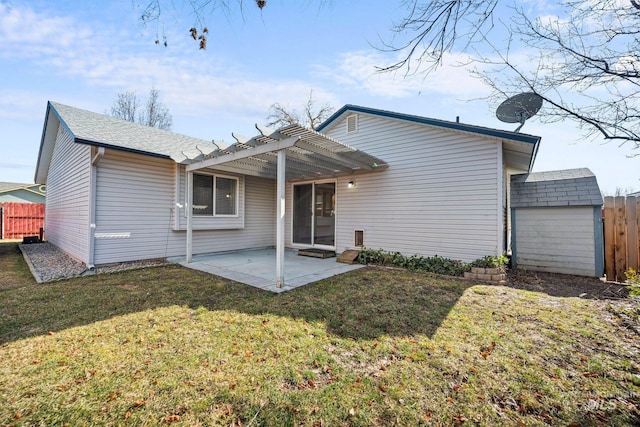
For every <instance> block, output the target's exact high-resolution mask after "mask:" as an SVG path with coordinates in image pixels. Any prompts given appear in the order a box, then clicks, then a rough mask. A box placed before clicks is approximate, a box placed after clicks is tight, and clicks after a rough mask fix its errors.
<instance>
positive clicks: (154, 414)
mask: <svg viewBox="0 0 640 427" xmlns="http://www.w3.org/2000/svg"><path fill="white" fill-rule="evenodd" d="M631 307H633V306H631ZM626 310H630V308H628V307H627V308H626ZM631 310H634V308H631ZM615 313H616V310H615V303H614V302H612V303H611V304H609V305H607V304H603V303H602V302H597V301H593V300H584V299H578V298H558V297H552V296H549V295H546V294H544V293H533V292H528V291H522V290H516V289H511V288H507V287H498V286H471V285H470V283H468V282H465V281H462V280H447V279H442V278H432V277H429V276H425V275H422V274H418V273H410V272H405V271H401V270H387V269H378V268H366V269H363V270H359V271H355V272H352V273H349V274H346V275H342V276H337V277H334V278H331V279H327V280H323V281H320V282H317V283H315V284H311V285H308V286H305V287H302V288H299V289H296V290H294V291H292V292H289V293H286V294H282V295H273V294H269V293H266V292H263V291H260V290H257V289H253V288H251V287H248V286H245V285H241V284H237V283H233V282H230V281H228V280H225V279H221V278H218V277H216V276H211V275H207V274H203V273H198V272H194V271H190V270H187V269H184V268H181V267H178V266H165V267H159V268H149V269H144V270H133V271H128V272H122V273H116V274H110V275H99V276H91V277H84V278H78V279H73V280H67V281H61V282H54V283H50V284H44V285H37V284H35V282H34V281H33V279H31V278H30V276H29V275H28V269H27V268H26V266H25V265H24V261H23V260H22V259H21V256H20V254H19V252H17V249H16V245H15V244H0V360H1V361H2V363H1V364H0V401H2V402H3V404H2V405H0V425H54V426H55V425H60V426H62V425H70V426H90V425H135V426H140V425H149V426H151V425H160V424H171V425H189V426H193V425H196V426H197V425H202V426H205V425H221V426H222V425H224V426H229V425H236V426H237V425H243V426H249V425H251V426H287V425H291V426H294V425H308V426H388V425H408V426H414V425H456V424H461V425H487V426H491V425H527V426H530V425H570V424H572V423H574V425H582V426H589V425H594V426H595V425H614V426H616V425H618V426H625V425H631V424H634V423H639V422H640V414H639V412H638V406H640V402H639V401H640V366H639V362H640V359H639V358H638V350H639V348H638V341H639V340H638V336H637V335H634V331H632V330H630V329H629V328H624V327H622V326H621V325H620V322H619V319H618V318H617V317H616V316H615ZM616 319H618V320H616Z"/></svg>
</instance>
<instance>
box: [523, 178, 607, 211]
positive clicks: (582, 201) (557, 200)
mask: <svg viewBox="0 0 640 427" xmlns="http://www.w3.org/2000/svg"><path fill="white" fill-rule="evenodd" d="M600 205H602V194H601V193H600V187H598V181H597V180H596V177H595V175H594V174H593V172H591V171H590V170H589V169H587V168H581V169H566V170H559V171H549V172H534V173H527V174H522V175H513V176H512V177H511V207H512V208H527V207H543V206H600Z"/></svg>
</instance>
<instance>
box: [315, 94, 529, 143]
mask: <svg viewBox="0 0 640 427" xmlns="http://www.w3.org/2000/svg"><path fill="white" fill-rule="evenodd" d="M346 112H355V113H364V114H372V115H376V116H380V117H387V118H392V119H398V120H404V121H409V122H413V123H418V124H424V125H430V126H435V127H440V128H444V129H451V130H457V131H462V132H469V133H473V134H476V135H484V136H489V137H494V138H500V139H508V140H512V141H519V142H527V143H529V144H534V145H537V144H538V142H539V141H540V137H539V136H535V135H528V134H524V133H516V132H510V131H505V130H500V129H492V128H485V127H480V126H474V125H468V124H464V123H458V122H449V121H446V120H438V119H431V118H428V117H421V116H415V115H411V114H402V113H395V112H392V111H385V110H377V109H374V108H368V107H362V106H359V105H351V104H347V105H345V106H344V107H342V108H340V109H339V110H338V111H336V112H335V113H333V114H332V115H331V117H329V118H328V119H327V120H325V121H324V122H323V123H322V124H321V125H320V126H318V128H317V129H316V130H317V131H318V132H322V131H323V130H324V129H326V128H327V127H329V126H330V125H331V123H333V122H334V121H336V120H337V119H338V118H339V117H340V116H342V115H343V114H345V113H346Z"/></svg>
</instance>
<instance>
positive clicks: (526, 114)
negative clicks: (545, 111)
mask: <svg viewBox="0 0 640 427" xmlns="http://www.w3.org/2000/svg"><path fill="white" fill-rule="evenodd" d="M540 107H542V97H541V96H540V95H538V94H536V93H533V92H525V93H519V94H517V95H514V96H512V97H511V98H509V99H507V100H506V101H504V102H503V103H502V104H500V105H499V106H498V109H497V110H496V117H497V118H498V119H499V120H500V121H503V122H505V123H520V126H518V128H517V129H516V130H515V131H514V132H518V131H519V130H520V128H521V127H522V126H524V122H526V121H527V119H528V118H530V117H533V116H535V114H536V113H537V112H538V110H540Z"/></svg>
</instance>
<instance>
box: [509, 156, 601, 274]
mask: <svg viewBox="0 0 640 427" xmlns="http://www.w3.org/2000/svg"><path fill="white" fill-rule="evenodd" d="M603 247H604V243H603V229H602V195H601V193H600V188H599V187H598V182H597V180H596V177H595V175H594V174H593V173H592V172H591V171H590V170H589V169H586V168H583V169H568V170H560V171H549V172H536V173H528V174H522V175H513V176H512V177H511V252H512V258H511V260H512V266H513V267H518V268H523V269H529V270H537V271H548V272H552V273H564V274H574V275H579V276H592V277H593V276H595V277H600V276H602V274H603V272H604V251H603Z"/></svg>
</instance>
